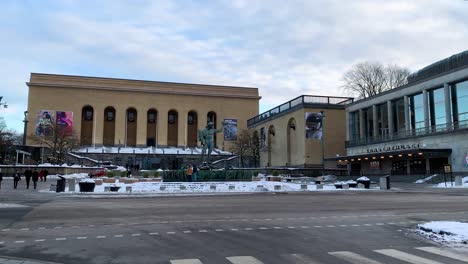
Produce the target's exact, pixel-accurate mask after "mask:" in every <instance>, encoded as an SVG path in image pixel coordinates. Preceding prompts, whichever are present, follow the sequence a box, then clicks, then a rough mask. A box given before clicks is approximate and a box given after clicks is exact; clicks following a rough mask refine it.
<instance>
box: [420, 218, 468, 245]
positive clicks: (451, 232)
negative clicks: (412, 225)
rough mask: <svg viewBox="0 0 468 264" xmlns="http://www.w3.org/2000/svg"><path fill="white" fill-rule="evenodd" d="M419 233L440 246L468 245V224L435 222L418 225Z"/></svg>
mask: <svg viewBox="0 0 468 264" xmlns="http://www.w3.org/2000/svg"><path fill="white" fill-rule="evenodd" d="M418 233H419V234H421V235H423V236H424V237H426V238H427V239H430V240H432V241H434V242H437V243H440V244H447V245H450V246H460V245H462V244H463V245H466V244H467V243H468V223H461V222H450V221H434V222H428V223H425V224H419V225H418Z"/></svg>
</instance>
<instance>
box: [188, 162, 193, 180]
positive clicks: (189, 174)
mask: <svg viewBox="0 0 468 264" xmlns="http://www.w3.org/2000/svg"><path fill="white" fill-rule="evenodd" d="M192 174H193V168H192V166H188V168H187V181H188V182H191V181H192Z"/></svg>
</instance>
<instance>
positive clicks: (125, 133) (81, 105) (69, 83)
mask: <svg viewBox="0 0 468 264" xmlns="http://www.w3.org/2000/svg"><path fill="white" fill-rule="evenodd" d="M26 84H27V85H28V87H29V97H28V112H29V118H28V119H29V122H28V126H27V132H26V133H27V135H28V136H29V135H31V134H34V133H36V134H40V133H44V130H43V128H42V124H41V120H42V121H43V120H44V118H56V119H58V118H60V120H62V119H63V121H61V122H63V124H64V125H65V126H67V123H68V126H72V130H73V132H74V134H75V135H76V136H77V138H78V139H79V140H80V144H81V145H82V146H126V147H146V146H156V145H157V146H161V147H168V146H169V147H170V146H173V147H196V146H197V144H198V142H197V129H203V128H204V127H205V126H206V124H207V122H208V121H212V122H213V123H214V124H215V127H216V128H221V127H222V124H223V122H224V120H225V119H230V120H236V121H237V129H238V131H240V130H242V129H245V128H247V119H248V118H250V117H252V116H256V115H258V108H259V106H258V103H259V99H260V97H259V94H258V89H257V88H248V87H233V86H221V85H202V84H185V83H171V82H156V81H142V80H128V79H115V78H101V77H86V76H70V75H57V74H42V73H31V78H30V80H29V82H27V83H26ZM50 115H55V116H53V117H51V116H50ZM215 140H216V142H215V144H216V145H217V147H218V148H225V149H226V150H229V149H230V147H231V146H232V141H225V140H224V134H223V133H218V134H217V136H216V139H215ZM26 143H27V145H32V144H33V142H32V141H31V140H30V139H29V138H28V140H27V142H26Z"/></svg>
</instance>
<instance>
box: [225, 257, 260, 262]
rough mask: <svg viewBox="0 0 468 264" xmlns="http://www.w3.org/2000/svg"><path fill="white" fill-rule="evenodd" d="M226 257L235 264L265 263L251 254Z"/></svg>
mask: <svg viewBox="0 0 468 264" xmlns="http://www.w3.org/2000/svg"><path fill="white" fill-rule="evenodd" d="M226 259H227V260H229V261H230V262H231V263H233V264H263V262H261V261H260V260H258V259H256V258H254V257H251V256H235V257H227V258H226Z"/></svg>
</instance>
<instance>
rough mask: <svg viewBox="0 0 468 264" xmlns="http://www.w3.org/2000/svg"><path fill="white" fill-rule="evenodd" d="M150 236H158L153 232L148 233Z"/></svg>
mask: <svg viewBox="0 0 468 264" xmlns="http://www.w3.org/2000/svg"><path fill="white" fill-rule="evenodd" d="M149 235H150V236H155V235H159V233H158V232H153V233H149Z"/></svg>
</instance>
